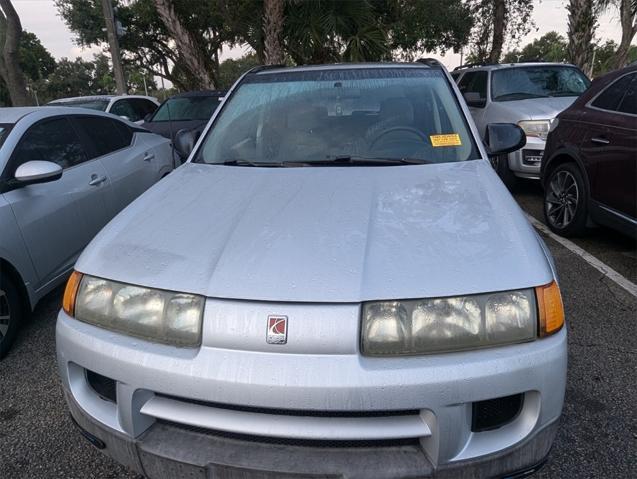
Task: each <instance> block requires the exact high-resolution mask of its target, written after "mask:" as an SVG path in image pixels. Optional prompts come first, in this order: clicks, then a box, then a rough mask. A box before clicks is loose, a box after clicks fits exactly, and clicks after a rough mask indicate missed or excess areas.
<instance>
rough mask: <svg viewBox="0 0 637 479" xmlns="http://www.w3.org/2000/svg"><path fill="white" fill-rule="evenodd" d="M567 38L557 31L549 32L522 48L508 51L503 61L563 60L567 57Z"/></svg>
mask: <svg viewBox="0 0 637 479" xmlns="http://www.w3.org/2000/svg"><path fill="white" fill-rule="evenodd" d="M566 47H567V43H566V39H565V38H564V37H563V36H562V35H560V34H559V33H557V32H548V33H546V34H544V35H542V36H541V37H540V38H537V39H535V40H533V41H532V42H531V43H529V44H528V45H526V46H525V47H524V48H522V50H518V49H515V50H512V51H510V52H508V53H507V54H506V55H505V56H504V58H503V60H502V62H503V63H515V62H529V61H538V60H543V61H547V62H563V61H564V60H565V59H566Z"/></svg>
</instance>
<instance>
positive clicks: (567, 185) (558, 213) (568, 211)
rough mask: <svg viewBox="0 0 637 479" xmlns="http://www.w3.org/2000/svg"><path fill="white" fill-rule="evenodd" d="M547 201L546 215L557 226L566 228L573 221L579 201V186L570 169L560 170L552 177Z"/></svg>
mask: <svg viewBox="0 0 637 479" xmlns="http://www.w3.org/2000/svg"><path fill="white" fill-rule="evenodd" d="M545 202H546V204H545V207H546V216H547V218H548V220H549V221H550V222H551V224H552V225H553V226H554V227H555V228H558V229H564V228H566V227H567V226H568V225H570V224H571V223H572V222H573V219H574V218H575V214H576V213H577V205H578V203H579V188H578V186H577V180H576V179H575V177H574V176H573V175H572V174H571V173H570V172H569V171H566V170H560V171H558V172H557V173H556V174H555V175H554V176H553V177H552V178H551V182H550V183H549V188H548V192H547V194H546V199H545Z"/></svg>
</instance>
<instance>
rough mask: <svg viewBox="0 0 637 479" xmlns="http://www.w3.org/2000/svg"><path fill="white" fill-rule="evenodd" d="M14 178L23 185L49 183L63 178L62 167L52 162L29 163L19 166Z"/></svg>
mask: <svg viewBox="0 0 637 479" xmlns="http://www.w3.org/2000/svg"><path fill="white" fill-rule="evenodd" d="M13 176H14V178H15V179H16V180H17V181H19V182H20V184H22V185H33V184H35V183H48V182H49V181H55V180H59V179H60V178H61V177H62V167H61V166H60V165H58V164H57V163H53V162H52V161H27V162H26V163H23V164H22V165H20V166H18V169H17V170H16V171H15V175H13Z"/></svg>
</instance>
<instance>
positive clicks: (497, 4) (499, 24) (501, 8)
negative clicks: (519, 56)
mask: <svg viewBox="0 0 637 479" xmlns="http://www.w3.org/2000/svg"><path fill="white" fill-rule="evenodd" d="M505 21H506V2H505V0H494V2H493V42H492V43H491V52H490V53H489V63H498V62H499V61H500V57H501V56H502V46H503V45H504V30H505Z"/></svg>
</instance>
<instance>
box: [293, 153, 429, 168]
mask: <svg viewBox="0 0 637 479" xmlns="http://www.w3.org/2000/svg"><path fill="white" fill-rule="evenodd" d="M429 163H432V162H431V161H429V160H424V159H421V158H372V157H366V156H352V155H343V156H334V157H328V158H325V159H324V160H308V161H284V162H283V164H284V165H286V166H354V165H355V166H392V165H426V164H429Z"/></svg>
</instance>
